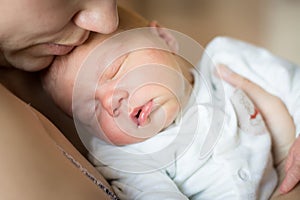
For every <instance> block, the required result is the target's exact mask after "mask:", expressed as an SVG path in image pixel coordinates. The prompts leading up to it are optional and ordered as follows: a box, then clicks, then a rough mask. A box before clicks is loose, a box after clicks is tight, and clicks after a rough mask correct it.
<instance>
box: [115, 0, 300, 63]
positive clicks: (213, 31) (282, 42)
mask: <svg viewBox="0 0 300 200" xmlns="http://www.w3.org/2000/svg"><path fill="white" fill-rule="evenodd" d="M119 4H120V5H123V6H124V7H127V8H131V9H133V10H135V11H136V12H138V13H140V14H141V15H142V16H144V17H146V18H147V19H150V20H157V21H159V23H160V24H161V25H163V26H165V27H167V28H170V29H174V30H177V31H180V32H182V33H185V34H187V35H189V36H191V37H192V38H194V39H195V40H197V41H198V42H199V43H200V44H201V45H203V46H204V45H206V44H207V43H208V42H209V41H210V40H211V39H212V38H214V37H215V36H218V35H226V36H231V37H235V38H238V39H241V40H245V41H247V42H251V43H254V44H256V45H259V46H262V47H265V48H267V49H269V50H270V51H272V52H273V53H274V54H277V55H279V56H281V57H284V58H286V59H289V60H291V61H293V62H296V63H297V64H299V65H300V0H119Z"/></svg>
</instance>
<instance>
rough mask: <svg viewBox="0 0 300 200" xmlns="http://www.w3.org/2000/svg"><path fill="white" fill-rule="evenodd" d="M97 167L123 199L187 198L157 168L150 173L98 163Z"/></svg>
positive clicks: (171, 199) (180, 199)
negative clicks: (122, 169)
mask: <svg viewBox="0 0 300 200" xmlns="http://www.w3.org/2000/svg"><path fill="white" fill-rule="evenodd" d="M96 169H97V170H98V171H99V172H100V173H101V174H103V175H104V177H105V178H106V180H108V181H109V183H110V184H111V186H112V188H113V190H114V192H115V193H116V195H117V196H118V197H119V198H120V199H121V200H132V199H135V200H153V199H166V200H187V199H188V198H187V197H186V196H184V195H183V194H182V193H181V192H180V191H179V189H178V188H177V186H176V184H175V183H174V182H173V181H172V180H171V179H170V178H169V177H168V175H167V174H166V173H165V172H163V171H161V170H157V171H154V172H149V173H137V174H135V173H132V172H131V173H126V172H121V171H118V170H115V169H112V168H111V167H108V166H105V165H101V164H98V165H97V166H96Z"/></svg>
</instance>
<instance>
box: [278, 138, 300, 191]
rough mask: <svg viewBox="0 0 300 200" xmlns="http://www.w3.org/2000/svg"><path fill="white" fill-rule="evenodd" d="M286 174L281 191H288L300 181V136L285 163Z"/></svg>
mask: <svg viewBox="0 0 300 200" xmlns="http://www.w3.org/2000/svg"><path fill="white" fill-rule="evenodd" d="M285 173H286V176H285V178H284V180H283V182H282V184H281V185H280V192H281V193H283V194H284V193H288V192H289V191H291V190H292V189H293V188H294V187H295V185H296V184H297V183H298V182H299V181H300V137H298V138H297V139H296V140H295V142H294V144H293V146H292V147H291V149H290V151H289V155H288V158H287V161H286V164H285Z"/></svg>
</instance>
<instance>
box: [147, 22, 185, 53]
mask: <svg viewBox="0 0 300 200" xmlns="http://www.w3.org/2000/svg"><path fill="white" fill-rule="evenodd" d="M149 26H150V27H153V28H155V29H153V30H154V31H155V33H156V34H157V35H158V36H159V37H161V38H162V39H163V40H164V41H165V42H166V44H167V45H168V47H169V48H170V50H171V51H172V52H173V53H178V50H179V47H178V43H177V40H176V38H175V37H174V36H173V35H172V34H171V33H170V32H169V31H168V30H167V29H165V28H162V27H161V26H160V25H159V24H158V23H157V22H156V21H151V22H150V23H149Z"/></svg>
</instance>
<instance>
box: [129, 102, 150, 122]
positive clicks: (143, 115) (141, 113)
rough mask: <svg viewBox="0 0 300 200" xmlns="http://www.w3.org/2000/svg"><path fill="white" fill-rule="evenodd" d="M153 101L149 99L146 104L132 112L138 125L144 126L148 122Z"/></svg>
mask: <svg viewBox="0 0 300 200" xmlns="http://www.w3.org/2000/svg"><path fill="white" fill-rule="evenodd" d="M152 107H153V101H152V100H151V101H148V102H147V103H146V104H145V105H143V106H140V107H137V108H135V109H134V110H133V112H132V113H131V114H130V117H131V119H132V120H133V122H134V123H135V124H137V126H144V125H145V124H146V123H147V122H148V117H149V115H150V113H151V111H152Z"/></svg>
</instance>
